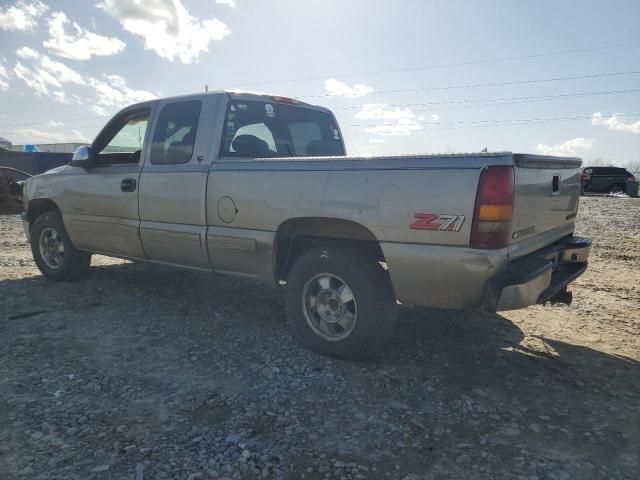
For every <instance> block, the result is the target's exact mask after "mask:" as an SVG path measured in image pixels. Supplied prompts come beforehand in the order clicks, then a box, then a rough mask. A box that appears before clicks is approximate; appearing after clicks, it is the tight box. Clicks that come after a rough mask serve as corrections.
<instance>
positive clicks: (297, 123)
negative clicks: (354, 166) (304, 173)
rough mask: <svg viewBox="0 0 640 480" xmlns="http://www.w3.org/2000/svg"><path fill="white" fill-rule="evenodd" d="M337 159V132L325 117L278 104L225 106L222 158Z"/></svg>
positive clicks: (340, 149) (238, 102)
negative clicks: (323, 157) (307, 157)
mask: <svg viewBox="0 0 640 480" xmlns="http://www.w3.org/2000/svg"><path fill="white" fill-rule="evenodd" d="M339 155H344V148H343V146H342V140H341V138H340V131H339V130H338V127H337V125H336V123H335V120H334V119H333V117H332V116H331V115H329V114H328V113H325V112H320V111H317V110H312V109H309V108H304V107H301V106H294V105H283V104H280V103H268V102H256V101H245V100H233V101H231V102H229V106H228V107H227V115H226V117H225V127H224V133H223V136H222V152H221V156H223V157H250V158H267V157H304V156H339Z"/></svg>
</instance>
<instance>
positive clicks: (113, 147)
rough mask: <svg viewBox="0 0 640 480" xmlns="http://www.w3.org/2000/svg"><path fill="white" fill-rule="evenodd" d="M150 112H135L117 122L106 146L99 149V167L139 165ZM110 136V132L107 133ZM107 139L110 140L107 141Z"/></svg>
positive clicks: (97, 159)
mask: <svg viewBox="0 0 640 480" xmlns="http://www.w3.org/2000/svg"><path fill="white" fill-rule="evenodd" d="M149 114H150V111H149V110H143V111H140V112H135V113H132V114H129V115H126V116H124V117H122V118H121V119H119V120H116V123H115V124H114V126H113V127H111V128H110V130H111V132H112V133H111V134H110V137H109V136H107V137H106V138H105V139H104V141H106V142H107V143H106V145H105V146H104V147H102V148H101V149H98V152H97V157H96V161H97V163H98V164H99V165H114V164H121V163H138V162H139V160H140V152H141V150H142V146H143V144H144V136H145V134H146V132H147V127H148V125H149ZM106 135H109V131H107V132H106ZM107 138H110V140H109V141H107Z"/></svg>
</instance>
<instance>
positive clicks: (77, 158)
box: [70, 145, 93, 168]
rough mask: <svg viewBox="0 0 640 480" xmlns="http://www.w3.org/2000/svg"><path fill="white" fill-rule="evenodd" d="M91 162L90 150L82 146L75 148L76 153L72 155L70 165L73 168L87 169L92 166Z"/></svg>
mask: <svg viewBox="0 0 640 480" xmlns="http://www.w3.org/2000/svg"><path fill="white" fill-rule="evenodd" d="M92 163H93V161H92V158H91V148H90V147H87V146H86V145H83V146H82V147H78V148H76V151H75V152H74V153H73V158H72V159H71V163H70V165H72V166H74V167H82V168H87V167H90V166H91V165H92Z"/></svg>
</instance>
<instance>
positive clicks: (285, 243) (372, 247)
mask: <svg viewBox="0 0 640 480" xmlns="http://www.w3.org/2000/svg"><path fill="white" fill-rule="evenodd" d="M327 246H330V247H333V248H339V249H341V250H351V251H353V252H357V253H358V254H360V255H362V254H366V255H370V256H371V258H372V259H374V260H375V261H378V262H384V261H385V260H384V255H383V253H382V249H381V248H380V244H379V243H378V239H377V238H376V237H375V235H374V234H373V233H372V232H371V230H369V229H368V228H367V227H365V226H363V225H361V224H359V223H357V222H353V221H350V220H341V219H337V218H323V217H307V218H295V219H291V220H287V221H286V222H283V223H282V224H281V225H280V227H278V230H277V232H276V239H275V252H274V253H275V259H274V260H275V262H274V266H275V278H276V281H279V280H284V279H285V278H286V277H287V273H288V272H289V269H290V268H291V266H292V265H293V264H294V263H295V261H296V259H297V258H298V257H299V256H300V255H302V254H303V253H304V252H306V251H307V250H310V249H312V248H320V247H327Z"/></svg>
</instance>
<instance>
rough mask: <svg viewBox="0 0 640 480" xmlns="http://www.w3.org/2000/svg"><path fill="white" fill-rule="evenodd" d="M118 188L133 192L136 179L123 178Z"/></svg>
mask: <svg viewBox="0 0 640 480" xmlns="http://www.w3.org/2000/svg"><path fill="white" fill-rule="evenodd" d="M120 190H122V191H123V192H135V191H136V179H135V178H125V179H123V180H122V182H120Z"/></svg>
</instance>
